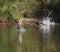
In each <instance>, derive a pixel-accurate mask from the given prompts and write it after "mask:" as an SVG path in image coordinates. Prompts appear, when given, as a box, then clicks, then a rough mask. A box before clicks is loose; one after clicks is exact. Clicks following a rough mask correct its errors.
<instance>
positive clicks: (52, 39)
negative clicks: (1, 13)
mask: <svg viewBox="0 0 60 52" xmlns="http://www.w3.org/2000/svg"><path fill="white" fill-rule="evenodd" d="M23 28H24V29H26V30H25V31H24V32H23V33H21V32H19V31H18V30H17V28H16V25H12V24H9V25H7V24H3V25H1V24H0V52H60V25H59V24H55V25H50V26H41V25H40V27H38V26H36V25H32V26H30V25H25V26H24V27H23ZM19 35H21V36H20V37H21V40H22V41H21V40H20V39H19ZM20 41H21V42H20Z"/></svg>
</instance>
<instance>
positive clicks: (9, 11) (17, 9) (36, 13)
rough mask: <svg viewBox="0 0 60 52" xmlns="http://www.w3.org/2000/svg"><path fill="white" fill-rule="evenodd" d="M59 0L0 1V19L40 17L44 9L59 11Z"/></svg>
mask: <svg viewBox="0 0 60 52" xmlns="http://www.w3.org/2000/svg"><path fill="white" fill-rule="evenodd" d="M59 4H60V1H59V0H0V19H9V20H10V19H19V18H22V17H40V16H42V14H43V11H44V9H45V8H47V9H49V10H53V11H54V13H55V12H56V11H59V10H58V9H60V8H59V6H60V5H59Z"/></svg>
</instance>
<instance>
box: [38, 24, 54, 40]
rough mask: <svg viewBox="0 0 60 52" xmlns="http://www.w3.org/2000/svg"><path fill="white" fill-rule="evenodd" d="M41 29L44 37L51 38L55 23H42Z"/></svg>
mask: <svg viewBox="0 0 60 52" xmlns="http://www.w3.org/2000/svg"><path fill="white" fill-rule="evenodd" d="M39 28H40V31H41V32H42V35H43V37H44V38H48V39H51V37H52V32H53V30H54V25H42V24H40V26H39Z"/></svg>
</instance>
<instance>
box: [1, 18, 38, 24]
mask: <svg viewBox="0 0 60 52" xmlns="http://www.w3.org/2000/svg"><path fill="white" fill-rule="evenodd" d="M21 20H22V24H23V25H24V24H30V23H34V22H37V21H38V19H34V18H22V19H21ZM4 23H9V24H10V23H12V24H15V20H4V19H3V20H1V19H0V24H4Z"/></svg>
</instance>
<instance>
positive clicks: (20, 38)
mask: <svg viewBox="0 0 60 52" xmlns="http://www.w3.org/2000/svg"><path fill="white" fill-rule="evenodd" d="M23 32H25V29H24V28H23V27H21V28H20V29H18V31H17V39H18V43H19V44H22V33H23Z"/></svg>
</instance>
